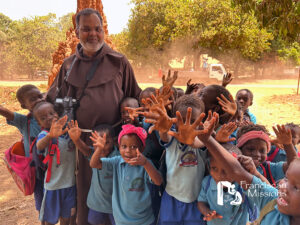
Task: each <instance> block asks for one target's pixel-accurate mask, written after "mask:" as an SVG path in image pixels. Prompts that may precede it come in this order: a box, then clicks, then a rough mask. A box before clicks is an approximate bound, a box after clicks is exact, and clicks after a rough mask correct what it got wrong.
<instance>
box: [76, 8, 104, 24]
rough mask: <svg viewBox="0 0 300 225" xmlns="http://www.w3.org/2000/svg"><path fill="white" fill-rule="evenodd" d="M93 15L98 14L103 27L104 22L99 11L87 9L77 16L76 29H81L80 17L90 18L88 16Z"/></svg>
mask: <svg viewBox="0 0 300 225" xmlns="http://www.w3.org/2000/svg"><path fill="white" fill-rule="evenodd" d="M91 14H96V15H97V16H98V17H99V19H100V24H101V26H103V20H102V17H101V15H100V13H99V11H97V10H95V9H92V8H86V9H83V10H81V11H80V12H78V13H77V14H76V19H75V22H76V28H78V27H79V20H80V16H88V15H91Z"/></svg>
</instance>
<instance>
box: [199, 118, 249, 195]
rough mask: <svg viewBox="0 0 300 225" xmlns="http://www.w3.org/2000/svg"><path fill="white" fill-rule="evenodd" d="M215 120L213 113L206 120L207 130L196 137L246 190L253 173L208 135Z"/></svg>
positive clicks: (212, 128)
mask: <svg viewBox="0 0 300 225" xmlns="http://www.w3.org/2000/svg"><path fill="white" fill-rule="evenodd" d="M217 121H218V114H217V113H214V115H213V117H212V118H211V119H210V120H209V121H206V122H207V124H209V125H208V126H207V131H208V132H206V133H202V134H200V135H198V138H199V139H200V140H201V141H202V142H203V143H204V144H205V146H206V147H207V149H208V151H209V153H210V154H211V155H212V157H213V158H215V159H216V160H218V162H219V163H220V165H221V166H222V168H224V170H225V171H226V173H227V174H230V175H231V176H232V178H233V179H234V180H235V181H236V182H238V183H240V184H241V186H242V187H243V188H244V190H247V189H248V188H249V185H250V184H251V182H252V178H253V175H252V174H250V173H248V172H247V171H246V170H245V169H244V168H243V167H242V166H241V164H240V163H239V161H238V160H237V159H236V158H234V157H233V156H232V155H231V154H230V153H229V152H228V151H227V150H226V149H224V148H223V147H222V146H221V145H220V144H219V143H218V142H217V141H216V140H215V139H214V138H213V137H211V136H210V134H211V133H212V132H213V130H214V127H215V124H216V122H217Z"/></svg>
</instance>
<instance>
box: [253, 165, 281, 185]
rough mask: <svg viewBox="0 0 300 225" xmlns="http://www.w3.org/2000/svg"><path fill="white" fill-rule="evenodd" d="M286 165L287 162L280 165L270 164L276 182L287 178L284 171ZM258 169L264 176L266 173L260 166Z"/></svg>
mask: <svg viewBox="0 0 300 225" xmlns="http://www.w3.org/2000/svg"><path fill="white" fill-rule="evenodd" d="M284 163H285V162H278V163H272V162H270V170H271V173H272V176H273V178H274V180H275V181H276V182H278V181H279V180H281V179H283V178H284V177H285V174H284V171H283V164H284ZM256 169H257V171H258V172H259V173H260V174H261V175H264V171H263V169H262V168H261V167H260V166H258V167H257V168H256Z"/></svg>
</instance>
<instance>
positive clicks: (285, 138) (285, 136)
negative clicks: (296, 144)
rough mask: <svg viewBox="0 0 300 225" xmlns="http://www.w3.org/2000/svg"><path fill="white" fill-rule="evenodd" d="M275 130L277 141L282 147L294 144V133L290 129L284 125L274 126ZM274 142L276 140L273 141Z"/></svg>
mask: <svg viewBox="0 0 300 225" xmlns="http://www.w3.org/2000/svg"><path fill="white" fill-rule="evenodd" d="M273 130H274V132H275V134H276V141H275V142H277V143H279V144H282V145H291V144H293V142H292V132H291V130H290V129H286V127H285V126H284V125H277V126H273ZM272 142H274V140H273V141H272Z"/></svg>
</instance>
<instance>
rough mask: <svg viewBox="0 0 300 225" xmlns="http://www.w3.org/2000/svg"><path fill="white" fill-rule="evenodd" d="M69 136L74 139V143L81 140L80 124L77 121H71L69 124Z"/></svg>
mask: <svg viewBox="0 0 300 225" xmlns="http://www.w3.org/2000/svg"><path fill="white" fill-rule="evenodd" d="M68 128H69V130H68V134H69V136H70V138H71V139H72V141H73V142H74V143H75V142H76V141H78V140H79V138H80V136H81V129H80V128H79V127H78V123H77V120H75V122H74V120H71V121H70V122H69V123H68Z"/></svg>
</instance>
